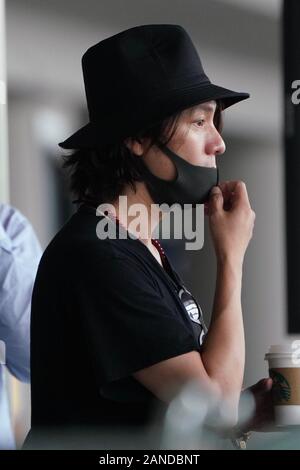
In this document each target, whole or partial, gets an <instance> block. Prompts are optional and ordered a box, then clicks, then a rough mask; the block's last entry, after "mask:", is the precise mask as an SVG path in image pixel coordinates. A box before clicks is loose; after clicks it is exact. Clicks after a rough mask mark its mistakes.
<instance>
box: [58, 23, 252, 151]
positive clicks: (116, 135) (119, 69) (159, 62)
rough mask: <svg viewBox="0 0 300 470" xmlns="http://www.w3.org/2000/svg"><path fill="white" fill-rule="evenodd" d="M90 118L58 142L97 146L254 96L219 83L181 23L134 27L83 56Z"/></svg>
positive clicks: (76, 146)
mask: <svg viewBox="0 0 300 470" xmlns="http://www.w3.org/2000/svg"><path fill="white" fill-rule="evenodd" d="M82 70H83V77H84V84H85V91H86V99H87V106H88V111H89V118H90V122H89V123H88V124H86V125H85V126H84V127H82V128H81V129H79V130H78V131H77V132H75V133H74V134H73V135H72V136H71V137H69V138H68V139H67V140H65V141H64V142H61V143H60V144H59V145H60V147H62V148H66V149H81V148H97V147H102V146H105V145H106V144H108V143H110V142H113V141H120V140H122V139H124V138H126V137H129V136H134V134H136V133H138V132H139V131H141V130H144V129H147V128H149V127H151V126H152V125H154V124H156V123H157V122H159V121H161V120H163V119H165V118H167V117H169V116H171V115H172V114H174V113H176V112H179V111H182V110H184V109H186V108H189V107H192V106H195V105H197V104H200V103H203V102H205V101H210V100H222V102H223V107H224V108H227V107H228V106H231V105H233V104H234V103H237V102H238V101H242V100H244V99H246V98H249V94H248V93H239V92H235V91H232V90H228V89H227V88H223V87H220V86H217V85H214V84H212V83H211V82H210V80H209V78H208V77H207V75H206V74H205V73H204V70H203V67H202V64H201V60H200V57H199V55H198V53H197V51H196V48H195V46H194V44H193V42H192V40H191V38H190V37H189V35H188V34H187V32H186V31H185V29H184V28H183V27H182V26H179V25H173V24H154V25H142V26H135V27H133V28H130V29H127V30H125V31H122V32H120V33H118V34H115V35H114V36H111V37H109V38H107V39H104V40H103V41H100V42H99V43H97V44H95V45H94V46H92V47H90V48H89V49H88V50H87V51H86V52H85V54H84V55H83V57H82Z"/></svg>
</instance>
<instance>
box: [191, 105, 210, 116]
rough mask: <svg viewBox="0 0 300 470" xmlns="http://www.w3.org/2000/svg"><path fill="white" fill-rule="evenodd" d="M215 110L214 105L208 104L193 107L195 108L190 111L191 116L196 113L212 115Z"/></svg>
mask: <svg viewBox="0 0 300 470" xmlns="http://www.w3.org/2000/svg"><path fill="white" fill-rule="evenodd" d="M215 110H216V105H214V104H208V103H201V104H199V105H198V106H195V108H194V109H193V111H192V114H195V113H198V112H200V111H206V112H210V113H213V112H214V111H215Z"/></svg>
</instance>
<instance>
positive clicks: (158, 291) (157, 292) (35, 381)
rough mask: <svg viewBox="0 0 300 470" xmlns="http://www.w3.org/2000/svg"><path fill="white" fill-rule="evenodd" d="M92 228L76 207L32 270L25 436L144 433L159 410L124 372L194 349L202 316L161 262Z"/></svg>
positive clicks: (86, 211) (87, 211) (91, 218)
mask: <svg viewBox="0 0 300 470" xmlns="http://www.w3.org/2000/svg"><path fill="white" fill-rule="evenodd" d="M102 219H103V216H102ZM99 220H101V217H99V215H96V210H95V208H93V207H91V206H88V205H86V204H83V205H81V206H80V208H79V209H78V211H77V212H76V213H75V214H74V215H73V216H72V217H71V218H70V219H69V221H68V222H67V223H66V224H65V225H64V227H63V228H62V229H61V230H60V232H59V233H58V234H57V235H56V236H55V237H54V239H53V240H52V241H51V243H50V244H49V246H48V247H47V249H46V250H45V252H44V254H43V257H42V259H41V262H40V265H39V268H38V273H37V277H36V281H35V286H34V291H33V297H32V315H31V374H32V375H31V391H32V397H31V400H32V426H33V428H34V427H35V426H55V425H59V426H61V425H66V426H69V425H97V426H98V425H99V426H101V425H109V426H115V425H123V424H124V425H147V424H148V423H150V422H151V421H152V420H153V419H155V417H156V416H159V417H161V416H162V414H164V412H165V410H166V408H167V405H166V404H165V403H163V402H162V401H161V400H159V399H158V398H156V397H155V396H154V395H153V394H152V393H151V392H150V391H149V390H148V389H146V388H145V387H144V386H143V385H142V384H141V383H139V382H138V381H137V380H135V379H134V378H133V376H132V374H133V372H135V371H138V370H140V369H143V368H145V367H148V366H151V365H153V364H155V363H158V362H160V361H163V360H165V359H169V358H171V357H174V356H178V355H181V354H184V353H187V352H189V351H193V350H198V351H200V346H201V342H202V339H203V334H204V333H205V331H206V330H205V326H204V323H203V318H202V312H201V309H200V306H199V305H198V304H197V301H196V300H195V299H194V298H193V297H192V295H191V294H190V293H189V292H188V291H187V289H186V288H185V286H184V284H183V282H182V280H181V278H180V277H179V275H178V273H176V272H175V270H174V268H173V267H172V265H171V263H170V260H168V258H166V260H167V266H166V269H164V268H163V267H162V266H161V265H160V264H159V263H158V261H157V260H156V259H155V257H154V256H153V255H152V254H151V252H150V251H149V250H148V248H147V247H146V246H145V245H144V244H143V243H142V242H141V241H140V240H138V239H132V238H127V239H121V238H117V239H115V240H112V239H105V240H103V239H102V240H101V239H99V238H98V236H97V233H96V227H97V224H98V222H99ZM110 223H115V222H110ZM117 225H118V224H117ZM118 228H119V229H120V230H122V227H120V225H118ZM123 230H124V229H123ZM161 413H162V414H161Z"/></svg>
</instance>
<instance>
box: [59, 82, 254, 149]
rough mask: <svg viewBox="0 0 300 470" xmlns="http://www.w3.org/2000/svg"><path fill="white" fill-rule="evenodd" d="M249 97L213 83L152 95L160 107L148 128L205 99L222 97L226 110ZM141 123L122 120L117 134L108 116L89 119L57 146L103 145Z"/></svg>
mask: <svg viewBox="0 0 300 470" xmlns="http://www.w3.org/2000/svg"><path fill="white" fill-rule="evenodd" d="M249 97H250V95H249V93H242V92H236V91H233V90H229V89H227V88H223V87H220V86H218V85H214V84H212V83H210V84H208V85H199V86H196V87H192V88H191V87H189V88H185V89H175V90H172V92H169V93H168V94H164V95H163V96H157V97H154V98H153V99H152V100H151V102H152V105H153V103H157V108H156V109H158V110H159V117H158V116H156V117H155V115H153V118H152V119H151V118H150V119H149V120H148V121H147V127H151V126H154V125H155V124H157V123H158V122H159V121H161V120H163V119H166V118H168V117H170V116H171V115H172V114H175V113H178V112H180V111H183V110H184V109H187V108H190V107H192V106H196V105H197V104H201V103H204V102H206V101H211V100H221V101H222V103H223V109H226V108H228V107H230V106H232V105H234V104H236V103H238V102H240V101H243V100H245V99H247V98H249ZM144 109H147V107H146V106H145V108H144ZM123 122H124V121H123ZM142 125H143V123H142V120H141V119H137V120H136V122H135V123H130V122H129V121H125V124H123V126H124V127H123V128H122V129H120V130H119V132H118V133H117V134H116V129H115V126H109V119H107V120H104V121H103V122H89V123H88V124H86V125H85V126H83V127H81V128H80V129H79V130H78V131H76V132H75V133H74V134H72V135H71V136H70V137H69V138H68V139H66V140H65V141H63V142H60V143H59V144H58V145H59V146H60V147H61V148H63V149H73V150H77V149H93V148H97V147H102V146H105V145H107V144H109V143H110V142H113V141H117V140H120V139H125V138H126V137H129V136H130V135H131V134H133V133H135V132H138V131H139V130H142V129H143V126H142ZM141 126H142V127H141Z"/></svg>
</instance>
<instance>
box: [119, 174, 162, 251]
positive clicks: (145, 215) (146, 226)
mask: <svg viewBox="0 0 300 470" xmlns="http://www.w3.org/2000/svg"><path fill="white" fill-rule="evenodd" d="M122 196H125V197H126V199H124V198H117V199H116V200H115V201H114V202H113V203H112V205H113V206H114V208H115V213H116V216H117V217H118V219H119V221H120V223H121V224H122V225H123V226H124V227H125V228H126V229H128V230H129V231H130V232H131V233H132V234H133V235H134V236H136V237H138V238H139V239H140V240H141V241H142V242H143V243H144V244H145V245H146V246H147V247H148V248H149V249H150V250H151V251H153V245H152V242H151V236H152V233H153V231H154V230H155V228H156V226H157V225H158V223H159V221H160V217H161V213H160V212H159V209H158V207H157V206H156V205H155V204H154V203H153V200H152V199H151V197H150V195H149V192H148V191H147V189H146V187H145V184H144V183H141V182H137V183H136V192H134V190H133V189H132V188H131V187H130V186H128V187H127V188H126V191H124V193H123V194H122ZM135 204H139V205H140V208H139V207H138V206H137V207H136V208H135V207H134V205H135ZM138 222H140V223H138Z"/></svg>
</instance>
